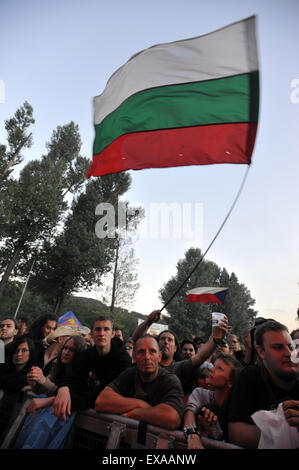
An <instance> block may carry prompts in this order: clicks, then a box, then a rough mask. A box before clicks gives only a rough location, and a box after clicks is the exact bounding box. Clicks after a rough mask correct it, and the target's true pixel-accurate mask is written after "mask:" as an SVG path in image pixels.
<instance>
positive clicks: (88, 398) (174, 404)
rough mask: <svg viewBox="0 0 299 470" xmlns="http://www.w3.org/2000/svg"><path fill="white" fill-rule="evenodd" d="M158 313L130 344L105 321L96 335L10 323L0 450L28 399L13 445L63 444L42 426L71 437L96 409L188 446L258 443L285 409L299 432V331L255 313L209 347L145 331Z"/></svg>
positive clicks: (52, 325) (47, 318) (0, 368)
mask: <svg viewBox="0 0 299 470" xmlns="http://www.w3.org/2000/svg"><path fill="white" fill-rule="evenodd" d="M2 317H3V316H2ZM160 317H161V312H160V311H159V310H154V311H153V312H151V313H150V314H149V315H148V317H147V318H146V320H145V321H144V322H143V323H141V324H140V325H139V326H138V327H137V328H136V329H135V331H134V332H132V334H131V336H130V337H128V338H124V336H123V333H122V330H121V329H120V328H119V327H118V326H115V325H114V322H113V319H112V318H111V317H110V316H106V315H104V316H99V317H96V318H95V319H94V321H93V324H92V326H91V330H89V328H87V327H82V328H80V327H74V326H65V325H59V324H58V320H59V319H58V317H57V316H56V315H52V314H47V315H41V316H40V317H38V318H37V319H36V320H35V321H34V322H33V323H32V324H31V325H30V324H29V322H28V319H27V318H26V317H23V318H20V319H19V320H18V321H16V320H15V319H13V318H10V317H3V318H2V320H1V321H0V341H1V342H2V343H3V348H4V354H5V362H4V363H2V364H0V444H1V442H2V441H3V439H4V437H5V433H6V432H7V429H9V427H10V426H11V425H12V423H13V420H14V419H15V416H16V412H17V410H18V406H19V405H18V404H19V403H21V401H22V397H23V396H24V395H25V394H27V395H28V393H29V394H30V393H31V394H32V400H31V401H30V403H29V404H28V406H27V410H26V411H27V417H26V419H25V421H24V423H23V427H21V429H20V431H19V434H18V436H17V438H16V443H15V448H51V445H52V446H53V445H54V446H57V447H55V448H61V447H63V443H64V441H63V440H62V441H61V442H60V443H59V444H58V443H56V441H55V444H53V442H48V441H47V439H46V438H44V441H41V437H40V435H41V433H40V432H39V429H40V426H41V425H42V423H43V422H44V421H45V420H47V419H49V416H50V415H51V416H52V418H53V416H54V417H55V420H56V421H55V423H54V424H53V426H59V429H60V430H61V429H62V428H63V427H65V430H66V432H65V435H64V439H65V437H66V435H67V432H68V431H69V429H70V427H71V425H72V422H73V421H72V420H73V419H74V416H75V415H76V413H78V412H80V411H82V410H85V409H90V408H94V409H95V410H96V411H97V412H99V413H113V414H119V415H122V416H125V417H127V418H131V419H135V420H137V421H142V422H145V423H149V424H153V425H156V426H160V427H162V428H165V429H168V430H176V429H177V430H180V431H183V433H184V436H185V439H186V447H187V448H188V449H204V442H203V441H204V440H203V437H208V438H211V439H215V440H217V441H222V442H227V443H230V444H234V445H236V446H239V447H242V448H258V447H261V446H262V443H263V442H264V434H263V433H264V430H263V429H262V428H260V427H259V426H258V424H257V423H259V421H258V419H257V418H256V417H259V412H260V411H263V412H266V413H268V414H269V413H273V412H276V411H277V410H282V411H281V412H282V417H281V419H283V420H284V421H285V424H286V425H287V426H288V427H289V428H290V432H293V431H294V430H296V432H297V434H298V436H299V432H298V431H299V382H298V381H299V359H298V349H299V329H297V330H294V331H292V332H291V333H289V331H288V329H287V327H286V326H285V325H283V324H281V323H279V322H277V321H275V320H273V319H265V318H262V317H258V318H256V320H255V323H254V325H252V327H251V328H250V329H248V331H246V332H244V335H243V336H242V337H238V335H236V334H235V333H234V332H233V331H232V329H231V327H230V325H229V319H228V318H227V317H226V316H224V318H223V319H222V321H220V323H219V324H218V325H217V326H213V327H212V326H211V332H210V337H209V339H208V340H207V341H203V340H202V339H201V338H200V337H198V336H196V332H195V335H193V336H192V337H190V338H183V339H181V341H179V339H178V337H177V335H176V334H175V333H174V332H173V331H171V330H169V329H166V330H163V331H161V332H160V333H159V335H158V336H152V335H150V334H148V330H149V329H150V327H151V325H152V324H153V323H157V322H159V320H160ZM296 347H297V349H296ZM267 416H268V415H267V414H266V418H267ZM268 437H269V436H268ZM273 445H274V446H276V447H277V446H279V443H278V444H277V441H276V443H275V444H273ZM59 446H60V447H59ZM298 446H299V444H298Z"/></svg>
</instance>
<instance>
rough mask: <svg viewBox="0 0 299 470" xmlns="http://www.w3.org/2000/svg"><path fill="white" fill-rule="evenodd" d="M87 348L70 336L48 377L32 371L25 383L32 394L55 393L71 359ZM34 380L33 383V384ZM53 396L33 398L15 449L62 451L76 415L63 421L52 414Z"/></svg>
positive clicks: (76, 338) (84, 343) (81, 340)
mask: <svg viewBox="0 0 299 470" xmlns="http://www.w3.org/2000/svg"><path fill="white" fill-rule="evenodd" d="M87 347H88V345H87V343H86V341H85V339H84V338H83V337H82V336H81V335H78V336H76V335H75V336H71V337H70V338H68V339H67V340H66V342H65V343H64V345H63V347H62V349H61V352H60V354H59V356H58V359H57V363H56V365H55V367H54V368H53V369H52V371H51V374H50V376H48V377H45V376H44V375H43V374H42V373H40V372H37V371H35V373H33V374H31V375H30V376H31V377H32V379H29V382H31V384H32V386H33V389H34V390H36V389H37V390H44V391H45V392H46V393H48V394H52V393H55V391H56V388H57V386H58V385H59V383H60V382H61V381H62V380H63V378H65V377H66V375H67V374H68V373H70V370H71V364H72V362H73V360H74V358H75V357H76V356H77V354H79V353H80V352H81V351H84V350H85V349H86V348H87ZM33 378H34V380H33ZM54 399H55V396H54V395H52V396H48V397H38V398H33V400H31V402H30V403H29V405H28V406H27V413H28V414H29V416H27V418H26V420H25V422H24V424H23V427H22V429H21V431H20V433H19V435H18V437H17V440H16V443H15V446H14V448H15V449H51V448H53V449H59V448H62V447H63V445H64V442H65V439H66V437H67V434H68V432H69V430H70V428H71V426H72V423H73V420H74V418H75V415H76V412H72V413H71V414H70V415H68V416H67V418H66V420H65V421H63V420H61V419H59V418H57V417H56V416H54V415H53V413H52V406H51V405H52V404H53V401H54Z"/></svg>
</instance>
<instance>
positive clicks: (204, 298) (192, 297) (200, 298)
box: [185, 294, 221, 305]
mask: <svg viewBox="0 0 299 470" xmlns="http://www.w3.org/2000/svg"><path fill="white" fill-rule="evenodd" d="M185 302H201V303H203V304H207V303H209V302H214V303H215V304H219V305H221V302H220V300H219V299H218V298H217V297H216V296H215V295H214V294H189V295H188V296H187V299H185Z"/></svg>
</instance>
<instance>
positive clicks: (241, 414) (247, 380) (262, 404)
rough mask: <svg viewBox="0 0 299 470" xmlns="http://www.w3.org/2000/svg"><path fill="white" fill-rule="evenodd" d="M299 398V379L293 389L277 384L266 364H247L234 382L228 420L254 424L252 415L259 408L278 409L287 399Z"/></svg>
mask: <svg viewBox="0 0 299 470" xmlns="http://www.w3.org/2000/svg"><path fill="white" fill-rule="evenodd" d="M290 399H291V400H299V387H298V380H297V381H296V382H295V383H294V386H293V387H292V389H291V390H284V389H281V388H279V387H278V386H277V385H275V384H274V383H273V382H272V381H271V380H270V377H269V374H268V372H267V371H266V369H265V368H264V366H258V365H254V366H247V367H245V368H244V369H243V370H242V371H241V372H240V374H239V376H238V377H237V379H236V382H235V384H234V387H233V390H232V395H231V399H230V406H229V411H228V421H229V422H231V423H236V422H243V423H247V424H254V421H253V420H252V418H251V416H252V415H253V413H255V412H256V411H259V410H272V409H276V408H277V407H278V405H279V403H281V402H283V401H285V400H290Z"/></svg>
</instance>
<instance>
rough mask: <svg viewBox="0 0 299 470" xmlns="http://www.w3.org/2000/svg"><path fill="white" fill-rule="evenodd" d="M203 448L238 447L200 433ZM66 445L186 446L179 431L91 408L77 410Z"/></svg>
mask: <svg viewBox="0 0 299 470" xmlns="http://www.w3.org/2000/svg"><path fill="white" fill-rule="evenodd" d="M202 442H203V445H204V447H205V448H206V449H240V447H238V446H235V445H233V444H229V443H226V442H223V441H216V440H213V439H209V438H206V437H202ZM65 447H66V448H76V449H186V447H187V446H186V440H185V437H184V434H183V432H182V431H179V430H175V431H170V430H168V429H164V428H160V427H158V426H153V425H151V424H145V423H143V422H140V421H136V420H134V419H130V418H125V417H123V416H119V415H113V414H110V413H97V412H96V411H95V410H94V409H89V410H85V411H82V412H80V413H78V414H77V417H76V419H75V421H74V423H73V426H72V429H71V432H70V435H69V437H68V441H67V443H66V446H65Z"/></svg>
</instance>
